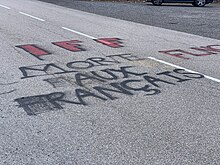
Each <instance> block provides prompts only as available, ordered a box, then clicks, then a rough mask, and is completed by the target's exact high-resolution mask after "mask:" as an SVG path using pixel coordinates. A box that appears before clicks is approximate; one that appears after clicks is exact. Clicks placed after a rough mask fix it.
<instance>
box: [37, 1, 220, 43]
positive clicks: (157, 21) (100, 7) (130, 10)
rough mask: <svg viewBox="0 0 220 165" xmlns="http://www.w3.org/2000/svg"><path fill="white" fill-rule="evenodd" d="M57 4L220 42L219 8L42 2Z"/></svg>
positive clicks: (186, 5) (188, 5)
mask: <svg viewBox="0 0 220 165" xmlns="http://www.w3.org/2000/svg"><path fill="white" fill-rule="evenodd" d="M41 1H44V2H49V3H53V4H56V5H60V6H64V7H68V8H72V9H76V10H82V11H86V12H90V13H95V14H99V15H103V16H108V17H113V18H118V19H123V20H127V21H132V22H136V23H141V24H145V25H152V26H156V27H162V28H166V29H172V30H177V31H181V32H186V33H191V34H196V35H200V36H204V37H209V38H216V39H220V28H219V27H220V16H219V15H220V5H219V4H209V5H207V6H206V7H204V8H197V7H193V6H192V4H166V3H165V4H163V5H162V6H159V7H158V6H153V5H152V4H151V2H147V3H136V4H135V3H117V2H116V3H115V2H88V1H76V0H41Z"/></svg>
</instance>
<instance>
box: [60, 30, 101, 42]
mask: <svg viewBox="0 0 220 165" xmlns="http://www.w3.org/2000/svg"><path fill="white" fill-rule="evenodd" d="M62 28H63V29H65V30H68V31H70V32H73V33H76V34H79V35H82V36H85V37H88V38H91V39H93V40H96V39H97V38H95V37H92V36H89V35H87V34H84V33H81V32H78V31H75V30H72V29H69V28H66V27H62Z"/></svg>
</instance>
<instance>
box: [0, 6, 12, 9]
mask: <svg viewBox="0 0 220 165" xmlns="http://www.w3.org/2000/svg"><path fill="white" fill-rule="evenodd" d="M0 7H3V8H5V9H9V10H10V9H11V8H10V7H7V6H5V5H0Z"/></svg>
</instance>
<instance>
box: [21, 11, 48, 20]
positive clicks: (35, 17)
mask: <svg viewBox="0 0 220 165" xmlns="http://www.w3.org/2000/svg"><path fill="white" fill-rule="evenodd" d="M19 13H20V14H23V15H25V16H28V17H31V18H34V19H36V20H39V21H42V22H44V21H45V20H43V19H41V18H38V17H35V16H33V15H30V14H27V13H23V12H19Z"/></svg>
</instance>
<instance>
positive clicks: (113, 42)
mask: <svg viewBox="0 0 220 165" xmlns="http://www.w3.org/2000/svg"><path fill="white" fill-rule="evenodd" d="M120 40H121V39H119V38H99V39H96V40H95V41H96V42H99V43H102V44H104V45H107V46H109V47H112V48H120V47H123V46H122V45H120V44H121V43H122V42H121V41H120Z"/></svg>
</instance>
